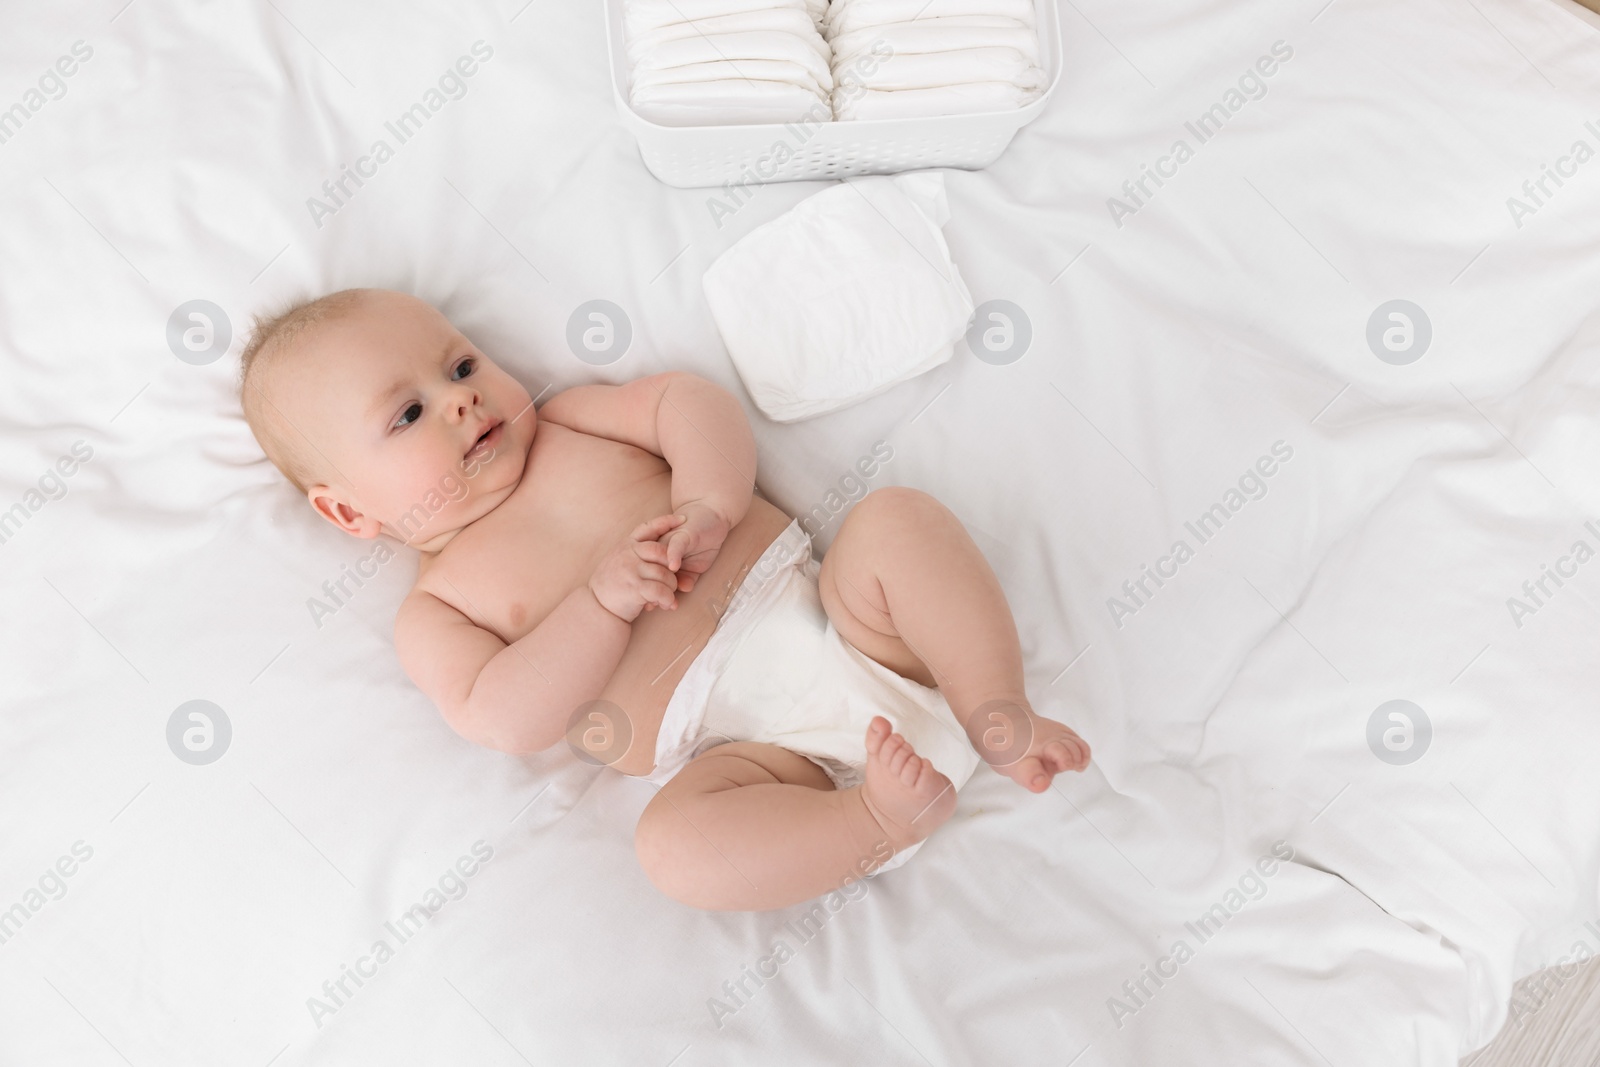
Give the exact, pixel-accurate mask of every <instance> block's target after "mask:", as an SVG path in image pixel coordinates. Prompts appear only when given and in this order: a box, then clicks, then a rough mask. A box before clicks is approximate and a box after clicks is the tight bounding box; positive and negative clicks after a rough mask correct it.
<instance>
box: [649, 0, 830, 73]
mask: <svg viewBox="0 0 1600 1067" xmlns="http://www.w3.org/2000/svg"><path fill="white" fill-rule="evenodd" d="M762 31H765V32H777V33H792V34H794V35H795V36H796V37H797V38H799V39H800V40H802V41H804V42H805V43H806V44H807V45H808V46H809V47H810V48H811V49H812V50H813V51H815V52H816V53H817V55H818V56H820V57H821V58H822V59H824V60H826V59H828V58H829V57H830V54H831V53H830V52H829V49H828V42H827V41H824V40H823V39H822V35H821V34H819V33H817V32H816V25H815V24H814V23H813V22H812V21H811V18H810V16H809V15H807V14H806V13H805V12H804V11H801V10H798V9H796V8H790V7H775V8H771V9H768V10H764V11H741V12H737V13H735V14H732V15H718V16H716V17H714V18H706V19H697V20H695V21H694V22H675V23H673V24H672V25H670V26H662V27H660V28H659V29H654V30H650V31H648V32H646V33H642V34H640V35H638V36H636V37H629V38H628V61H629V62H630V63H632V62H634V61H636V60H637V59H638V58H639V57H640V56H642V55H644V54H645V53H646V52H648V51H650V50H651V49H652V48H654V47H656V46H657V45H660V44H665V43H666V42H667V41H681V40H683V39H684V38H685V37H710V36H715V35H716V34H721V33H751V32H762Z"/></svg>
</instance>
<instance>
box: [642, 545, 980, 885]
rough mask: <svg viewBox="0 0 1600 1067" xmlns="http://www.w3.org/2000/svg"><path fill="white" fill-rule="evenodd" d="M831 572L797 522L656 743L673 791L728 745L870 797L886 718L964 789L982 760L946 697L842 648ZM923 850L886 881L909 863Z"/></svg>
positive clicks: (728, 621) (749, 578) (701, 660)
mask: <svg viewBox="0 0 1600 1067" xmlns="http://www.w3.org/2000/svg"><path fill="white" fill-rule="evenodd" d="M820 571H821V564H819V563H818V562H817V561H816V560H814V559H812V557H811V538H810V537H808V536H807V535H806V533H805V531H804V530H802V529H801V528H800V524H799V523H798V522H792V523H790V524H789V527H788V528H787V529H785V530H784V532H783V533H782V534H780V535H779V536H778V538H777V540H775V541H774V542H773V543H772V545H771V546H769V547H768V548H767V550H766V552H764V553H763V554H762V556H761V558H760V559H758V560H757V561H756V563H755V564H754V565H753V566H752V567H751V568H750V572H749V573H748V574H747V575H746V577H745V579H744V581H743V582H741V583H740V586H739V589H738V590H737V591H736V592H735V593H734V597H733V599H732V600H731V601H730V602H729V604H728V608H727V611H726V612H725V613H724V614H723V617H722V620H721V621H720V622H719V623H718V625H717V629H716V632H715V633H713V634H712V635H711V640H710V641H709V642H707V644H706V647H705V648H704V649H702V650H701V652H700V655H699V656H698V657H696V658H695V661H694V662H693V663H691V664H690V665H689V669H688V671H687V672H686V673H685V674H684V677H683V680H682V681H680V682H679V683H678V688H677V689H676V691H675V692H674V693H673V695H672V699H671V701H670V702H669V703H668V704H667V710H666V713H665V715H664V717H663V719H662V722H661V732H660V733H659V734H658V735H657V737H656V768H655V771H654V772H652V773H651V774H649V775H647V776H645V777H646V780H647V781H651V782H655V783H656V784H658V785H664V784H665V783H666V782H667V781H668V780H670V779H671V778H672V777H673V775H675V774H677V773H678V772H679V771H680V770H682V769H683V767H684V765H685V764H687V763H688V762H689V761H690V760H692V759H693V758H694V757H695V756H697V755H699V754H700V753H702V752H704V751H706V750H707V749H710V748H714V747H715V746H717V745H720V744H723V743H725V742H728V741H760V742H765V743H767V744H772V745H779V746H782V747H783V748H786V749H789V750H790V751H792V752H797V753H799V754H800V755H802V756H805V757H806V758H807V759H809V760H811V761H812V762H813V763H816V764H817V765H818V766H819V767H821V768H822V770H823V771H824V772H825V773H826V774H827V775H828V777H829V778H830V779H831V780H832V781H833V783H834V785H835V786H837V787H838V788H840V789H847V788H849V787H851V786H854V785H858V784H860V783H861V781H862V779H863V772H864V770H865V768H866V764H867V750H866V744H865V737H866V732H867V725H868V724H869V723H871V722H872V718H873V716H875V715H882V716H883V717H884V718H886V719H888V720H889V721H890V722H891V723H892V724H893V725H894V728H895V730H897V731H898V732H899V733H900V734H901V736H903V737H905V738H906V740H908V741H910V742H911V745H912V747H913V748H915V749H916V750H917V753H918V754H919V755H922V756H925V757H927V758H928V760H930V761H931V762H932V763H933V765H934V766H935V767H937V768H938V769H939V770H940V771H941V772H942V773H943V774H944V775H945V776H946V777H948V778H949V779H950V781H951V783H952V784H953V785H954V786H955V788H956V789H958V790H959V789H960V788H961V787H962V786H964V785H965V784H966V783H967V781H968V779H970V778H971V777H972V774H973V772H974V771H975V770H977V767H978V763H979V757H978V754H977V753H976V752H974V751H973V748H972V745H971V743H970V742H969V741H968V740H967V736H966V733H965V732H964V731H963V730H962V728H961V725H960V723H958V722H957V721H956V718H955V715H954V714H953V713H952V712H951V710H950V705H949V704H947V703H946V702H945V699H944V696H943V695H942V694H941V693H940V692H939V691H938V690H937V689H929V688H927V687H926V686H923V685H918V684H917V683H916V682H913V681H911V680H909V679H907V678H902V677H901V676H900V675H898V674H896V673H895V672H894V671H891V670H889V668H887V667H885V666H883V665H882V664H881V663H879V662H877V661H876V660H874V659H872V658H871V657H869V656H867V655H865V654H864V653H862V652H861V651H860V650H859V649H857V648H856V647H855V646H853V645H851V644H850V643H849V642H848V641H846V640H844V638H842V637H840V636H839V633H838V631H837V630H835V629H834V628H833V624H832V623H831V622H829V621H828V616H827V613H826V612H825V611H824V610H823V608H822V600H821V598H820V597H819V595H818V593H817V575H818V573H819V572H820ZM919 847H921V846H920V845H914V846H912V847H911V848H909V849H906V850H905V851H903V852H900V853H898V854H896V855H895V856H894V858H893V859H891V860H890V861H889V862H888V863H886V864H884V866H883V867H881V868H879V870H880V871H884V870H891V869H893V868H895V867H898V866H900V864H902V863H904V862H905V861H906V860H907V859H908V858H909V857H910V856H911V854H912V853H913V852H915V851H916V850H917V848H919Z"/></svg>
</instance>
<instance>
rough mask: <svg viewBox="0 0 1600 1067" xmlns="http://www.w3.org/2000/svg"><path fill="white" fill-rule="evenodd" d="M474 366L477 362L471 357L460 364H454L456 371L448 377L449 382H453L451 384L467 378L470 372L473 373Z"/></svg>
mask: <svg viewBox="0 0 1600 1067" xmlns="http://www.w3.org/2000/svg"><path fill="white" fill-rule="evenodd" d="M476 365H477V360H475V359H473V358H472V357H470V356H468V357H467V358H466V359H464V360H462V361H461V362H460V363H457V364H456V369H455V371H454V372H453V373H452V374H451V375H450V380H451V381H453V382H459V381H460V380H461V379H463V378H465V377H467V376H468V375H469V374H471V373H472V371H473V368H474V367H475V366H476Z"/></svg>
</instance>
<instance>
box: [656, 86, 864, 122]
mask: <svg viewBox="0 0 1600 1067" xmlns="http://www.w3.org/2000/svg"><path fill="white" fill-rule="evenodd" d="M631 103H632V105H633V109H634V110H635V111H637V112H638V113H639V114H640V115H642V116H643V117H644V118H646V119H649V120H650V121H651V122H655V123H659V124H660V125H662V126H730V125H739V124H745V123H749V124H756V123H774V122H775V123H784V122H816V121H818V120H819V119H826V118H827V116H828V114H829V112H830V111H831V110H832V107H831V104H830V102H829V100H828V98H827V97H824V96H819V95H818V94H817V93H815V92H813V91H812V90H810V89H806V88H802V87H801V86H798V85H791V84H789V83H788V82H769V81H748V80H744V79H740V80H738V81H710V82H685V83H681V84H677V85H652V86H646V87H644V88H641V89H637V90H635V91H634V93H633V95H632V97H631Z"/></svg>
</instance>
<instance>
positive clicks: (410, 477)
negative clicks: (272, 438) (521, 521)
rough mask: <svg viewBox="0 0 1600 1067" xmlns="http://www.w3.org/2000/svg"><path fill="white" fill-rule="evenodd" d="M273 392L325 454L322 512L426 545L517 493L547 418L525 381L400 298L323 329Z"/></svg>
mask: <svg viewBox="0 0 1600 1067" xmlns="http://www.w3.org/2000/svg"><path fill="white" fill-rule="evenodd" d="M272 393H273V396H274V398H275V401H276V402H277V403H278V404H279V406H280V408H282V409H283V411H284V414H285V416H286V417H287V418H288V419H289V420H290V421H291V422H293V423H294V425H295V426H296V427H299V428H301V429H302V430H303V432H304V433H305V435H306V436H307V437H309V438H310V439H311V441H312V442H313V444H314V445H315V447H316V450H317V452H318V453H320V458H319V466H321V467H322V468H324V473H325V476H326V477H327V479H328V482H327V484H325V485H318V486H312V487H311V489H310V491H309V493H308V495H309V496H310V497H311V502H312V504H313V506H315V507H316V508H317V510H318V511H319V512H321V513H322V514H323V515H324V516H325V517H327V518H330V519H332V520H333V521H334V522H335V524H336V525H338V526H340V527H342V528H344V529H346V530H348V531H349V532H350V533H353V534H355V535H357V536H360V537H373V536H376V535H377V534H378V533H379V532H383V533H387V534H390V535H391V536H393V537H397V538H399V539H400V540H403V541H405V542H407V543H408V544H413V545H418V546H426V545H427V543H428V542H431V541H434V540H435V539H436V538H438V537H440V536H442V535H444V534H448V533H452V532H454V531H456V530H459V529H461V528H462V527H463V526H466V525H467V524H468V523H470V522H473V521H475V520H477V519H479V518H481V517H483V516H484V515H486V514H488V513H489V512H490V511H492V510H494V508H495V507H497V506H498V505H499V504H500V503H501V502H502V501H503V500H505V499H506V498H507V497H508V496H510V495H511V492H512V490H514V489H515V488H516V486H517V483H518V482H519V481H520V480H521V478H522V470H523V466H524V464H525V463H526V462H527V458H528V449H529V447H530V446H531V444H532V443H533V436H534V429H535V426H536V424H537V422H538V415H537V413H536V412H535V411H534V408H533V400H532V398H530V397H529V396H528V391H527V390H526V389H524V388H523V387H522V385H521V384H520V383H518V382H517V380H516V379H514V378H512V377H511V376H510V375H509V374H507V373H506V372H505V371H503V370H501V369H500V368H499V367H497V366H495V364H494V363H492V362H490V361H489V359H488V357H486V356H485V355H484V354H483V353H482V352H480V351H478V349H477V348H475V347H474V346H473V344H472V342H471V341H468V340H467V339H466V338H465V337H464V336H462V335H461V333H460V331H458V330H457V329H456V328H455V327H454V326H452V325H450V323H449V321H448V320H447V319H445V317H444V316H443V315H441V314H439V312H437V311H435V310H434V309H433V308H432V307H430V306H429V305H427V304H425V303H423V302H422V301H421V300H417V299H416V298H414V297H410V296H405V295H403V294H400V293H388V292H373V293H371V294H369V295H368V296H366V297H365V298H363V301H362V303H361V304H360V305H359V306H358V307H356V308H354V309H351V310H349V311H347V312H346V313H344V314H342V315H340V316H338V317H337V318H336V319H334V320H332V321H328V322H324V323H321V324H319V325H318V326H316V327H315V328H314V329H313V330H312V331H311V333H310V334H309V335H308V336H307V337H305V338H303V339H301V340H300V342H299V343H298V345H297V351H295V352H294V353H293V356H292V359H291V360H289V361H288V362H287V363H286V365H285V366H284V367H283V376H282V378H280V379H277V380H275V381H274V384H273V389H272ZM277 398H283V399H277Z"/></svg>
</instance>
